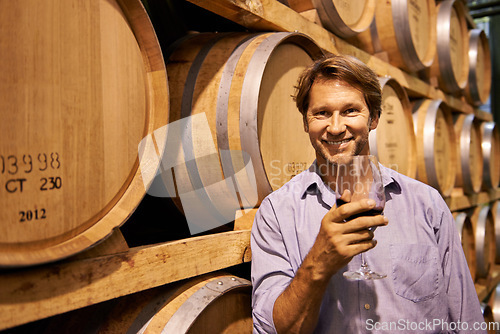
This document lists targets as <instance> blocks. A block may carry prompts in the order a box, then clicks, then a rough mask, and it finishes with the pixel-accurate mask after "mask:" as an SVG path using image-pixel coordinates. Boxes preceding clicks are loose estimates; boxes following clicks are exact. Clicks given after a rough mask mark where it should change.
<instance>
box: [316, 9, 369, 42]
mask: <svg viewBox="0 0 500 334" xmlns="http://www.w3.org/2000/svg"><path fill="white" fill-rule="evenodd" d="M312 4H313V5H314V8H316V10H317V12H318V16H319V18H320V20H321V23H322V25H323V26H324V27H325V28H326V29H328V30H330V31H331V32H333V33H334V34H336V35H337V36H340V37H342V38H349V37H353V36H355V35H357V34H359V33H360V32H362V31H365V30H366V29H368V27H369V26H370V24H371V22H372V20H373V18H374V16H375V9H376V1H375V0H367V4H366V6H365V10H364V11H363V15H362V16H361V18H360V20H359V21H358V22H360V23H357V25H353V26H350V25H348V24H346V23H345V22H344V20H343V19H342V17H341V15H340V13H339V11H338V10H337V9H336V7H335V4H334V1H333V0H312Z"/></svg>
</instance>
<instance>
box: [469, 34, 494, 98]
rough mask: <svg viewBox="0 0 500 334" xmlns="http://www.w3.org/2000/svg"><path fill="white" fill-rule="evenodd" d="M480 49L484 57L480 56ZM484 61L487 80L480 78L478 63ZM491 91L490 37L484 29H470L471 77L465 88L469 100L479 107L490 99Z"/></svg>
mask: <svg viewBox="0 0 500 334" xmlns="http://www.w3.org/2000/svg"><path fill="white" fill-rule="evenodd" d="M480 49H481V50H482V52H483V58H481V59H480V58H479V53H480ZM481 62H483V63H484V65H485V66H484V70H485V73H484V76H485V80H480V79H479V77H482V76H483V75H481V73H479V72H478V64H479V63H481ZM490 91H491V53H490V45H489V43H488V37H487V36H486V34H485V33H484V31H483V30H482V29H471V30H469V77H468V80H467V86H466V89H465V97H466V98H467V101H468V102H469V103H470V104H472V105H474V106H476V107H478V106H480V105H482V104H485V103H486V102H487V101H488V98H489V96H490Z"/></svg>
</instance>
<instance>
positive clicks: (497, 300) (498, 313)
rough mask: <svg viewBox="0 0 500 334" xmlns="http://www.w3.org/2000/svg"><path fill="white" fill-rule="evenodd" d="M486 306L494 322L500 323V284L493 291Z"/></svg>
mask: <svg viewBox="0 0 500 334" xmlns="http://www.w3.org/2000/svg"><path fill="white" fill-rule="evenodd" d="M488 304H489V305H490V307H491V311H492V312H493V319H494V321H495V322H498V323H500V284H497V286H496V287H495V288H494V289H493V292H492V294H491V296H490V300H489V301H488Z"/></svg>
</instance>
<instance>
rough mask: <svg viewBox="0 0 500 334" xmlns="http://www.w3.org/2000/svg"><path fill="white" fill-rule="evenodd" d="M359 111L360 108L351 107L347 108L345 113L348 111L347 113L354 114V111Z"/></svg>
mask: <svg viewBox="0 0 500 334" xmlns="http://www.w3.org/2000/svg"><path fill="white" fill-rule="evenodd" d="M357 111H358V109H356V108H349V109H346V110H345V111H344V113H346V114H352V113H355V112H357Z"/></svg>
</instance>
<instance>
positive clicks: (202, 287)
mask: <svg viewBox="0 0 500 334" xmlns="http://www.w3.org/2000/svg"><path fill="white" fill-rule="evenodd" d="M251 293H252V288H251V283H250V281H248V280H246V279H243V278H240V277H237V276H234V275H229V274H223V273H212V274H206V275H202V276H197V277H194V278H192V279H188V280H185V281H181V282H175V283H171V284H168V285H165V286H161V287H157V288H153V289H149V290H146V291H142V292H138V293H134V294H131V295H127V296H124V297H120V298H117V299H114V300H110V301H107V302H104V303H100V304H96V305H92V306H89V307H86V308H83V309H80V310H76V311H72V312H68V313H66V314H61V315H57V316H54V317H52V318H49V319H46V320H42V321H39V322H38V323H37V324H33V325H31V326H25V328H24V330H23V331H21V332H22V333H37V334H49V333H67V334H84V333H85V334H104V333H175V334H186V333H190V334H201V333H207V334H208V333H225V334H232V333H242V334H243V333H249V334H250V333H252V308H251V307H252V303H251Z"/></svg>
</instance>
